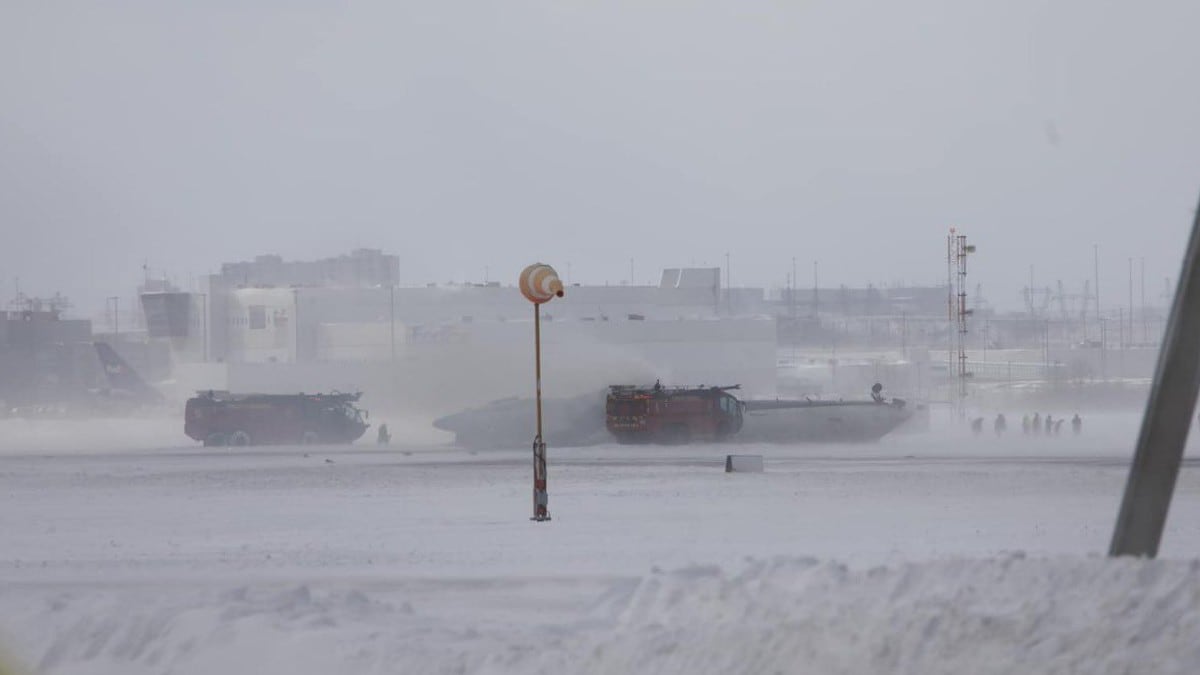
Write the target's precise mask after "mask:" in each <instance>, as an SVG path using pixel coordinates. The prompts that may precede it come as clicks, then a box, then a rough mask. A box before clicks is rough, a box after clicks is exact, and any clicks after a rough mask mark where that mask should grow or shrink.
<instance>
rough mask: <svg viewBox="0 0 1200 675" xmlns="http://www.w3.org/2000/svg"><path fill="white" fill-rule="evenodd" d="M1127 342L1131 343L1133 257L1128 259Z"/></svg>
mask: <svg viewBox="0 0 1200 675" xmlns="http://www.w3.org/2000/svg"><path fill="white" fill-rule="evenodd" d="M1129 343H1130V344H1133V258H1130V259H1129Z"/></svg>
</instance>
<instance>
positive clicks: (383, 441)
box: [375, 424, 392, 445]
mask: <svg viewBox="0 0 1200 675" xmlns="http://www.w3.org/2000/svg"><path fill="white" fill-rule="evenodd" d="M391 440H392V434H391V433H389V432H388V428H387V425H386V424H380V425H379V434H378V435H377V436H376V437H375V442H376V443H377V444H378V445H387V444H388V443H390V442H391Z"/></svg>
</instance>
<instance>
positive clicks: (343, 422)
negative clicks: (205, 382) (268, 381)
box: [183, 391, 369, 446]
mask: <svg viewBox="0 0 1200 675" xmlns="http://www.w3.org/2000/svg"><path fill="white" fill-rule="evenodd" d="M360 395H361V394H357V393H355V394H343V393H337V392H335V393H332V394H231V393H229V392H227V391H203V392H199V395H198V396H195V397H193V398H191V399H188V402H187V405H186V406H185V407H184V422H183V432H184V433H185V434H187V435H188V436H189V437H190V438H193V439H195V440H197V441H203V442H204V444H205V445H218V446H219V445H271V444H284V443H302V444H310V443H352V442H354V441H355V440H357V439H358V438H359V437H360V436H362V435H363V432H365V431H366V430H367V427H368V426H369V425H368V424H367V423H366V422H365V421H363V417H364V416H365V415H366V414H367V413H366V411H364V410H361V409H359V408H358V407H356V406H355V405H354V403H355V402H357V401H358V398H359V396H360Z"/></svg>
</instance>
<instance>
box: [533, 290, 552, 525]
mask: <svg viewBox="0 0 1200 675" xmlns="http://www.w3.org/2000/svg"><path fill="white" fill-rule="evenodd" d="M533 363H534V366H533V368H534V377H535V378H536V379H537V436H535V437H534V439H533V520H536V521H543V520H550V511H549V502H550V497H549V493H548V492H547V490H546V442H545V440H544V439H543V438H542V306H541V305H539V304H537V303H534V305H533Z"/></svg>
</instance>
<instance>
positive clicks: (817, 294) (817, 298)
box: [813, 260, 821, 316]
mask: <svg viewBox="0 0 1200 675" xmlns="http://www.w3.org/2000/svg"><path fill="white" fill-rule="evenodd" d="M820 312H821V280H820V278H819V277H818V275H817V261H816V260H814V261H813V316H817V315H818V314H819V313H820Z"/></svg>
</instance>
